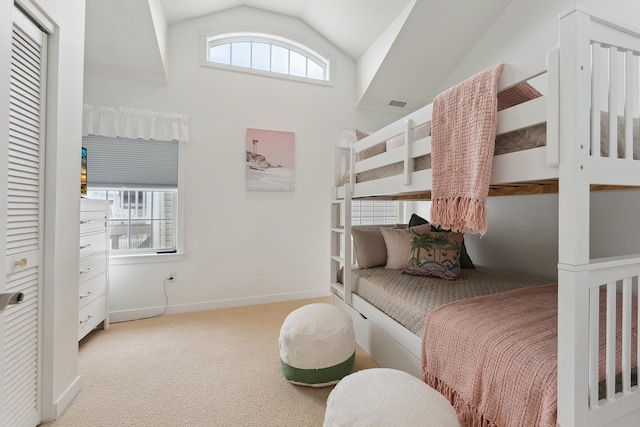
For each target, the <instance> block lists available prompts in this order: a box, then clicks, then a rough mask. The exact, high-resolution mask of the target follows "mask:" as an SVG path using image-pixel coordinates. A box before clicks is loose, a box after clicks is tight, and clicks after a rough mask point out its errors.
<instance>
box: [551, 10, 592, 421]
mask: <svg viewBox="0 0 640 427" xmlns="http://www.w3.org/2000/svg"><path fill="white" fill-rule="evenodd" d="M589 22H590V17H589V16H588V15H586V14H584V13H582V12H580V11H577V10H573V11H571V12H569V13H567V14H565V15H562V16H560V79H561V81H560V109H559V116H560V118H561V120H560V141H561V143H560V159H559V177H560V179H559V195H558V204H559V209H558V212H559V213H558V307H559V310H558V312H559V315H558V424H559V425H561V426H582V425H588V420H587V415H588V393H587V390H588V378H587V372H588V337H589V331H588V323H589V310H588V307H589V303H588V298H589V291H588V288H586V287H584V286H579V285H580V284H581V283H582V284H584V283H585V282H588V278H589V273H588V271H586V270H583V269H581V266H585V265H588V264H589V180H588V176H589V171H588V170H587V166H586V165H587V163H588V162H587V158H588V155H589V127H590V123H589V106H590V103H591V73H590V69H591V65H590V62H591V53H590V40H589V37H588V27H589Z"/></svg>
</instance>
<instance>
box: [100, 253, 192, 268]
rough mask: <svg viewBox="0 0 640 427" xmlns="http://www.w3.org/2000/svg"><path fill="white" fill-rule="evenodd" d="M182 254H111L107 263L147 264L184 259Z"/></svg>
mask: <svg viewBox="0 0 640 427" xmlns="http://www.w3.org/2000/svg"><path fill="white" fill-rule="evenodd" d="M184 255H185V254H184V253H170V254H152V253H148V254H126V255H111V256H110V257H109V263H110V264H111V265H126V264H149V263H154V262H178V261H183V260H184Z"/></svg>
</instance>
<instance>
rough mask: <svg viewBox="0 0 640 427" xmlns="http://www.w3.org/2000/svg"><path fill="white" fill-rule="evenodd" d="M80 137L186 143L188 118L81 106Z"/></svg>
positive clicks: (180, 115)
mask: <svg viewBox="0 0 640 427" xmlns="http://www.w3.org/2000/svg"><path fill="white" fill-rule="evenodd" d="M82 135H83V136H87V135H100V136H109V137H113V138H116V137H118V138H131V139H138V138H139V139H145V140H156V141H179V142H186V141H188V140H189V117H188V116H187V115H186V114H179V113H159V112H155V111H147V110H135V109H133V108H124V107H119V108H113V107H105V106H102V105H98V106H94V105H88V104H85V105H84V107H83V114H82Z"/></svg>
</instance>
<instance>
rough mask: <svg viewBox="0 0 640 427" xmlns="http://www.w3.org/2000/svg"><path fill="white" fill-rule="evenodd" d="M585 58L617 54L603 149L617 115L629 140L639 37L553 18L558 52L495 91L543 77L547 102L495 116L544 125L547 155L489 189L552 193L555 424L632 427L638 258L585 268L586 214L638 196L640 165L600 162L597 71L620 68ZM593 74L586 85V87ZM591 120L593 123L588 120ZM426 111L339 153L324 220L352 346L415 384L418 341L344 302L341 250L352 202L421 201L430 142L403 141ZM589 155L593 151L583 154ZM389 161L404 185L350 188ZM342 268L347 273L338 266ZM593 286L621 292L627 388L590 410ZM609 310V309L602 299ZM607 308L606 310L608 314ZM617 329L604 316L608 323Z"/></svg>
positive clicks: (377, 314) (508, 126)
mask: <svg viewBox="0 0 640 427" xmlns="http://www.w3.org/2000/svg"><path fill="white" fill-rule="evenodd" d="M592 49H593V50H594V51H598V52H599V51H600V49H610V51H611V52H613V51H616V52H621V53H617V54H616V56H618V55H620V56H624V57H625V67H628V68H626V69H625V75H626V76H627V77H625V78H624V79H623V80H624V81H619V80H618V79H617V78H612V79H610V82H609V86H610V88H611V90H610V95H609V99H608V102H609V117H611V118H612V121H611V123H610V125H609V126H610V136H612V137H611V138H610V140H611V141H615V140H616V137H615V135H616V126H615V125H616V122H615V120H616V119H615V118H616V116H618V115H623V116H624V117H625V126H626V129H631V126H632V110H633V107H632V106H633V103H634V102H635V103H637V102H638V97H639V82H638V80H639V78H638V62H639V61H638V55H640V32H638V31H636V30H631V29H628V28H625V27H624V26H622V25H617V24H614V23H611V22H608V21H605V20H603V19H600V18H598V17H596V16H593V15H591V14H588V13H586V12H584V11H581V10H572V11H570V12H569V13H566V14H564V15H562V16H560V34H559V43H558V46H557V47H555V48H553V49H551V50H548V49H545V50H544V51H541V52H533V53H531V54H530V55H528V56H527V57H526V58H525V59H524V60H521V61H516V62H513V63H508V64H506V65H505V68H504V71H503V73H502V76H501V78H500V80H499V90H504V89H506V88H509V87H512V86H514V85H516V84H518V83H520V82H522V81H526V80H528V79H530V78H532V77H535V76H538V75H541V74H543V73H545V72H546V73H547V79H548V93H547V95H546V96H543V97H541V98H537V99H535V100H532V101H529V102H526V103H523V104H520V105H518V106H516V107H513V108H511V109H508V110H504V111H502V112H500V113H499V115H498V133H504V132H508V131H510V130H514V129H520V128H524V127H527V126H532V125H535V124H538V123H542V122H546V124H547V145H546V146H545V147H540V148H534V149H529V150H526V151H522V152H517V153H511V154H504V155H500V156H496V157H495V158H494V163H493V174H492V179H491V183H492V184H509V183H523V182H530V181H538V182H539V181H541V180H542V181H544V180H557V182H558V188H559V191H558V193H559V196H558V197H559V214H558V221H559V223H558V229H559V255H558V283H559V291H558V306H559V312H558V423H559V424H560V425H561V426H600V425H620V426H624V425H637V422H638V421H637V420H638V419H640V389H639V387H638V386H633V387H631V385H630V380H628V379H626V378H627V377H628V378H630V370H631V366H632V365H638V366H640V363H639V362H640V360H635V361H631V300H632V298H636V299H637V298H638V297H637V296H636V295H633V294H637V293H638V292H632V290H633V289H634V288H636V290H637V286H639V285H638V277H639V276H640V254H636V255H631V256H622V257H612V258H603V259H589V214H588V212H589V194H590V186H591V184H601V185H610V186H640V161H639V160H633V154H632V148H631V147H632V141H630V140H629V139H627V140H626V141H625V155H624V158H623V159H619V158H616V155H615V153H616V151H617V150H616V149H615V148H614V147H615V146H613V145H611V146H610V149H609V153H610V154H612V157H601V156H600V149H599V135H598V136H594V138H591V136H590V135H591V134H592V132H591V129H592V126H593V129H596V130H599V128H600V116H599V111H600V105H601V101H603V99H601V96H600V94H601V88H600V87H599V84H598V81H599V76H601V73H603V72H605V73H606V72H607V69H606V68H605V67H608V68H609V71H608V72H609V73H610V75H613V76H617V75H618V71H617V67H618V66H619V65H618V63H617V61H610V62H609V64H605V63H602V62H601V61H600V60H599V55H594V56H593V57H594V60H593V62H592V59H591V58H592V55H591V53H592ZM592 75H593V76H595V78H594V79H593V80H592ZM634 77H635V78H634ZM619 88H623V89H624V93H625V94H626V95H625V98H621V99H622V100H624V106H625V107H624V109H622V110H621V109H619V108H618V107H617V106H618V105H619V103H621V102H622V101H621V99H619V98H618V93H619ZM605 101H606V100H605ZM592 105H593V108H592ZM591 111H593V112H594V114H593V117H591ZM431 112H432V105H427V106H425V107H423V108H422V109H420V110H418V111H415V112H414V113H411V114H409V115H408V116H406V117H405V118H403V119H401V120H398V121H396V122H394V123H392V124H390V125H389V126H387V127H385V128H383V129H380V130H379V131H377V132H375V133H373V134H372V135H370V136H369V137H367V138H365V139H363V140H361V141H359V142H357V143H356V144H355V145H354V146H353V147H352V148H343V147H338V148H337V149H336V152H337V155H336V177H335V178H336V187H335V188H334V191H335V194H334V195H333V200H332V211H331V212H332V218H331V222H332V225H331V227H332V228H331V247H332V249H331V250H332V256H331V277H332V284H331V290H332V292H333V301H334V303H335V304H336V305H339V306H341V307H343V308H344V309H345V310H347V311H348V312H349V313H350V314H351V315H352V318H353V320H354V324H355V327H356V335H357V340H358V343H359V344H360V346H361V347H363V349H364V350H365V351H367V352H368V353H369V354H370V355H371V356H372V357H373V358H374V359H375V360H376V362H377V363H378V364H379V365H380V366H385V367H393V368H397V369H402V370H405V371H407V372H410V373H412V374H413V375H415V376H417V377H421V363H420V357H421V338H420V337H418V336H417V335H415V334H413V333H412V332H410V331H409V330H407V329H405V328H404V327H403V326H401V325H400V324H399V323H397V322H395V321H394V320H393V319H391V318H390V317H388V316H387V315H385V314H384V313H382V312H381V311H380V310H378V309H377V308H375V307H374V306H372V305H371V304H369V303H368V302H366V301H365V300H363V299H362V298H360V297H359V296H358V295H356V294H354V293H352V277H351V270H352V268H353V259H354V258H353V256H352V249H351V245H349V244H342V245H341V241H344V240H345V238H346V239H347V242H348V241H350V240H349V239H350V236H351V224H350V218H351V200H352V198H366V197H374V196H389V197H390V196H396V195H403V194H411V193H425V192H426V191H430V189H431V170H423V171H416V172H411V170H412V163H413V160H412V159H413V158H415V157H417V156H420V155H424V154H427V153H429V152H430V151H431V138H430V137H427V138H424V139H421V140H418V141H411V139H410V138H411V134H412V132H410V130H411V129H412V128H413V127H415V126H416V125H418V124H421V123H425V122H429V121H430V120H431ZM636 114H637V113H636ZM636 118H637V115H636ZM605 125H606V124H605ZM402 133H404V138H405V139H404V140H405V141H407V142H408V143H405V144H404V145H403V146H402V147H399V148H396V149H393V150H390V151H387V152H385V153H383V154H380V155H377V156H375V157H372V158H369V159H366V160H363V161H359V162H356V161H355V159H356V153H359V152H360V151H362V150H364V149H367V148H370V147H372V146H374V145H376V144H377V143H379V142H381V141H386V140H387V139H390V138H392V137H394V136H396V135H398V134H402ZM625 133H626V135H629V134H630V132H625ZM559 141H561V143H559ZM590 141H593V142H590ZM590 144H591V145H592V146H593V147H594V148H595V149H591V150H590ZM613 144H615V142H614V143H613ZM590 152H593V153H594V155H591V154H590ZM396 162H404V165H405V173H404V174H402V175H398V176H393V177H389V178H383V179H378V180H375V181H369V182H362V183H355V181H356V180H355V176H354V174H356V173H360V172H363V171H367V170H370V169H373V168H376V167H380V166H383V165H387V164H392V163H396ZM346 169H349V171H350V174H351V176H350V184H346V185H343V186H340V185H339V182H340V181H339V180H340V177H341V175H342V173H343V172H344V171H345V170H346ZM635 194H636V193H635V192H633V193H630V195H635ZM345 218H346V219H347V220H345ZM341 246H343V247H342V249H341ZM345 260H350V262H346V263H345ZM341 267H344V274H343V280H342V282H343V283H339V282H338V279H337V278H338V273H339V270H340V268H341ZM617 285H618V286H617ZM601 286H604V287H606V288H607V292H609V293H610V294H611V293H615V292H617V290H616V288H617V287H618V290H619V289H622V291H621V292H622V297H623V301H624V302H623V307H624V308H623V313H622V317H623V322H622V328H623V336H624V337H623V342H622V350H623V367H622V372H623V377H624V378H625V381H624V384H623V391H622V392H620V393H615V390H614V389H613V383H614V381H610V380H608V381H607V384H608V385H609V386H611V387H608V390H607V397H606V398H605V399H602V400H600V401H598V393H597V387H598V380H597V366H598V361H597V357H598V356H597V355H598V353H597V349H596V348H594V346H589V343H590V342H594V338H597V336H598V335H597V334H598V332H597V330H596V329H595V326H596V325H598V319H597V313H598V308H597V307H598V300H597V298H598V295H599V288H600V287H601ZM618 292H620V291H618ZM607 300H608V301H611V299H610V298H608V299H607ZM614 305H615V303H613V306H612V307H608V309H609V310H611V309H613V310H615V306H614ZM614 318H615V316H607V320H609V319H614ZM639 323H640V322H639ZM615 327H616V325H615V320H612V321H611V322H609V321H608V323H607V330H608V331H611V330H612V331H615ZM611 336H612V334H609V333H608V334H607V355H608V356H607V360H606V365H607V376H608V378H613V377H611V376H612V375H615V365H614V360H615V342H614V341H613V340H611V341H610V340H609V338H610V337H611ZM595 342H597V339H596V340H595ZM638 342H639V343H640V339H638ZM638 358H639V359H640V349H639V350H638Z"/></svg>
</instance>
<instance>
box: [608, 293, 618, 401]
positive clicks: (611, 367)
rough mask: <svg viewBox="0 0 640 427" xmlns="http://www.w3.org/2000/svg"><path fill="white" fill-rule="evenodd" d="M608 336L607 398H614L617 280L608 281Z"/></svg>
mask: <svg viewBox="0 0 640 427" xmlns="http://www.w3.org/2000/svg"><path fill="white" fill-rule="evenodd" d="M606 336H607V339H606V345H607V347H606V356H605V362H606V380H607V399H608V400H612V399H613V398H614V396H615V394H616V282H609V283H607V318H606Z"/></svg>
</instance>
